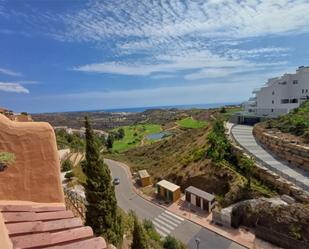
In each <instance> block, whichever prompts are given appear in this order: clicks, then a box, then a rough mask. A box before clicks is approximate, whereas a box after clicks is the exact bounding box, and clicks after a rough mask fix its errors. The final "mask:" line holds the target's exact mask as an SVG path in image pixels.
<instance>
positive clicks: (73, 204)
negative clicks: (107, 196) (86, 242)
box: [63, 187, 87, 220]
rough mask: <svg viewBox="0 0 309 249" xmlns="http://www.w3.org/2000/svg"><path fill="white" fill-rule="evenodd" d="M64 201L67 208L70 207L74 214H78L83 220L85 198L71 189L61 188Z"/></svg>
mask: <svg viewBox="0 0 309 249" xmlns="http://www.w3.org/2000/svg"><path fill="white" fill-rule="evenodd" d="M63 191H64V195H65V201H66V205H67V208H68V209H70V210H71V211H72V212H73V213H74V215H77V216H79V217H80V218H81V219H82V220H85V213H86V203H87V202H86V199H85V198H84V197H83V196H81V195H80V194H78V193H76V192H75V191H72V190H71V189H69V188H67V187H64V188H63Z"/></svg>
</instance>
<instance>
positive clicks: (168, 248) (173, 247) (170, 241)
mask: <svg viewBox="0 0 309 249" xmlns="http://www.w3.org/2000/svg"><path fill="white" fill-rule="evenodd" d="M163 248H164V249H183V248H185V247H184V246H183V245H182V243H181V242H179V241H178V240H176V239H175V238H174V237H172V236H170V235H168V236H166V237H165V239H164V241H163Z"/></svg>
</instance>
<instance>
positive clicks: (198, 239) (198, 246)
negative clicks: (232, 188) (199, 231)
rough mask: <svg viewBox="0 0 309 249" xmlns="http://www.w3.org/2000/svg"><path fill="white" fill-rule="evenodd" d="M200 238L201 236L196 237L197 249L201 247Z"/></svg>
mask: <svg viewBox="0 0 309 249" xmlns="http://www.w3.org/2000/svg"><path fill="white" fill-rule="evenodd" d="M200 242H201V240H200V238H199V237H195V243H196V249H199V248H200Z"/></svg>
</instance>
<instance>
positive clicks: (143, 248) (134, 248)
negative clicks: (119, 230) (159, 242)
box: [131, 214, 148, 249]
mask: <svg viewBox="0 0 309 249" xmlns="http://www.w3.org/2000/svg"><path fill="white" fill-rule="evenodd" d="M133 218H134V228H133V241H132V244H131V249H148V243H147V238H146V234H145V231H144V229H143V227H142V225H141V224H140V222H139V221H138V219H137V217H136V215H135V214H133Z"/></svg>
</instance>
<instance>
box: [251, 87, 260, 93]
mask: <svg viewBox="0 0 309 249" xmlns="http://www.w3.org/2000/svg"><path fill="white" fill-rule="evenodd" d="M260 91H261V88H260V87H259V88H254V89H253V91H252V93H258V92H260Z"/></svg>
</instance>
